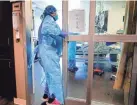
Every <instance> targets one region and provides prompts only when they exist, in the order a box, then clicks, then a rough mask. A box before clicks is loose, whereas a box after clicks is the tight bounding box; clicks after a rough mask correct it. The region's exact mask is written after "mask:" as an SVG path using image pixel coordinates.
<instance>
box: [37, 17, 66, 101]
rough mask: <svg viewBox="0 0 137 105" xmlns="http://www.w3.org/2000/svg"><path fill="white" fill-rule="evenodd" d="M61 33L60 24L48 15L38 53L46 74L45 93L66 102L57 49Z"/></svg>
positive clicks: (42, 30)
mask: <svg viewBox="0 0 137 105" xmlns="http://www.w3.org/2000/svg"><path fill="white" fill-rule="evenodd" d="M60 34H61V30H60V28H59V26H58V25H57V24H56V22H55V21H54V19H53V18H52V17H51V16H49V15H47V16H46V17H45V18H44V20H43V22H42V24H41V26H40V28H39V45H38V54H39V57H40V63H41V65H42V67H43V69H44V72H45V75H46V83H45V84H46V87H45V94H48V95H49V97H50V96H55V97H56V99H57V100H59V101H60V103H61V104H64V99H63V84H62V74H61V69H60V64H59V60H60V58H59V55H58V54H57V53H60V51H58V50H57V47H58V46H57V43H59V42H58V41H59V40H61V39H60V38H59V35H60ZM58 39H59V40H58Z"/></svg>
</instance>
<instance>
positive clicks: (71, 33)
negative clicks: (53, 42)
mask: <svg viewBox="0 0 137 105" xmlns="http://www.w3.org/2000/svg"><path fill="white" fill-rule="evenodd" d="M68 35H79V33H73V32H69V33H67V32H63V31H62V32H61V34H60V35H59V36H61V37H63V38H65V37H67V36H68Z"/></svg>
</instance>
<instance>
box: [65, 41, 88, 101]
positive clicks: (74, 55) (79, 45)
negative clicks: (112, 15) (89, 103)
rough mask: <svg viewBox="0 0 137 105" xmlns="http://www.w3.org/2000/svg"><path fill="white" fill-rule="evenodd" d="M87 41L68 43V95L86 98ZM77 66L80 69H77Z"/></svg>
mask: <svg viewBox="0 0 137 105" xmlns="http://www.w3.org/2000/svg"><path fill="white" fill-rule="evenodd" d="M87 57H88V43H87V42H69V44H68V90H67V94H68V97H73V98H80V99H86V80H87V71H88V67H87ZM76 67H77V68H78V69H76Z"/></svg>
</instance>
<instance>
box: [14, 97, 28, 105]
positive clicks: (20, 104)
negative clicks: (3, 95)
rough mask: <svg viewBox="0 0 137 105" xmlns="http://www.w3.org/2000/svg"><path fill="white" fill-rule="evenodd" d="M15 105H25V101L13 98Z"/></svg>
mask: <svg viewBox="0 0 137 105" xmlns="http://www.w3.org/2000/svg"><path fill="white" fill-rule="evenodd" d="M14 104H15V105H26V100H24V99H20V98H14Z"/></svg>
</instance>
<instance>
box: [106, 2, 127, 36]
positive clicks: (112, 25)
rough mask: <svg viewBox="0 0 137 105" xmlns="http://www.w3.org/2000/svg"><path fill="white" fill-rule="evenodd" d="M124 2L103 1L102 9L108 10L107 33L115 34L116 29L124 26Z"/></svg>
mask: <svg viewBox="0 0 137 105" xmlns="http://www.w3.org/2000/svg"><path fill="white" fill-rule="evenodd" d="M125 3H126V2H120V1H107V2H105V3H104V7H105V8H104V9H105V10H108V11H109V13H108V31H107V33H109V34H116V32H117V30H119V29H123V28H124V22H123V16H125Z"/></svg>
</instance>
